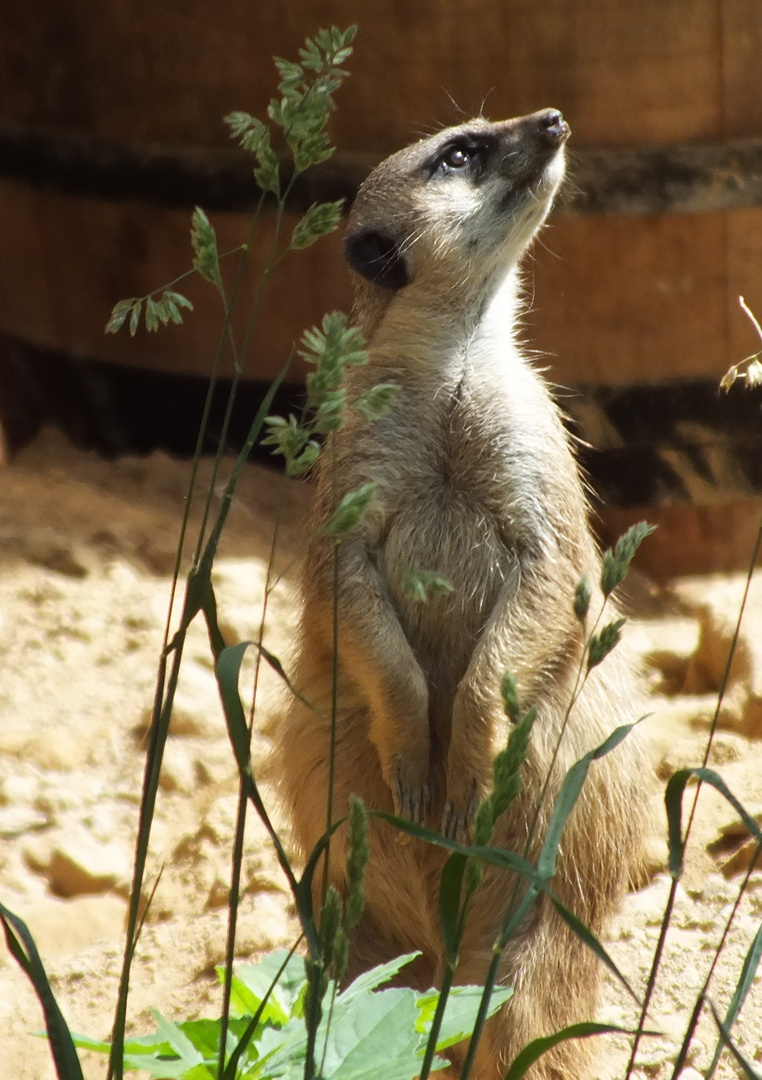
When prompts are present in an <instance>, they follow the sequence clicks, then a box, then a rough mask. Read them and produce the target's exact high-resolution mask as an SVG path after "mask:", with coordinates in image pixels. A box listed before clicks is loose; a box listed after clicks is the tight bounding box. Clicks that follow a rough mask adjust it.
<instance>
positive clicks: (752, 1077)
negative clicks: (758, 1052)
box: [708, 1001, 762, 1080]
mask: <svg viewBox="0 0 762 1080" xmlns="http://www.w3.org/2000/svg"><path fill="white" fill-rule="evenodd" d="M708 1004H709V1008H710V1009H711V1010H712V1015H713V1016H714V1022H715V1024H716V1025H717V1027H718V1029H719V1032H720V1039H721V1040H722V1042H723V1043H724V1044H725V1046H727V1048H728V1050H729V1051H730V1052H731V1054H732V1055H733V1057H734V1058H735V1059H736V1061H737V1062H738V1064H739V1065H740V1067H741V1069H742V1071H743V1073H744V1075H745V1076H746V1077H748V1080H762V1073H759V1072H757V1070H756V1069H755V1068H754V1067H753V1066H752V1065H751V1063H750V1062H748V1061H747V1060H746V1058H745V1057H744V1055H743V1054H742V1053H741V1051H740V1050H739V1049H738V1047H737V1046H736V1045H735V1043H734V1042H733V1040H732V1039H731V1038H730V1032H729V1031H727V1030H726V1028H725V1025H724V1024H723V1022H722V1020H720V1017H719V1015H718V1013H717V1010H716V1009H715V1007H714V1005H713V1004H712V1003H711V1001H710V1002H709V1003H708Z"/></svg>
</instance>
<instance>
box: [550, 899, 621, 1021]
mask: <svg viewBox="0 0 762 1080" xmlns="http://www.w3.org/2000/svg"><path fill="white" fill-rule="evenodd" d="M548 895H549V897H550V900H551V902H552V904H553V906H554V907H555V909H556V911H557V912H558V914H559V915H560V916H561V918H562V919H563V920H564V922H565V923H566V925H567V926H568V927H569V929H570V930H572V931H573V932H574V933H575V934H576V935H577V937H578V938H579V939H580V941H582V942H584V944H585V945H587V947H588V949H590V950H592V952H594V953H595V955H596V956H597V957H598V959H599V960H600V961H601V963H603V964H605V965H606V967H607V968H608V969H609V971H610V972H611V974H612V975H613V976H614V977H615V978H616V979H618V980H619V982H620V983H621V984H622V986H623V987H624V988H625V990H626V991H627V993H628V994H629V995H630V997H632V998H633V1000H634V1001H636V1002H637V1003H638V1004H640V999H639V998H638V995H637V994H636V993H635V991H634V990H633V988H632V987H631V986H630V984H629V982H628V981H627V979H626V978H625V977H624V975H623V974H622V972H621V971H620V970H619V968H618V967H617V966H616V964H615V963H614V961H613V960H612V959H611V957H610V956H609V954H608V953H607V952H606V950H605V949H604V947H603V946H602V945H601V943H600V941H599V940H598V938H597V937H596V936H595V934H594V933H593V932H592V930H590V928H589V927H588V926H586V925H585V924H584V923H583V922H582V920H581V919H579V918H578V917H577V916H576V915H575V914H574V912H573V911H570V910H569V908H567V907H566V906H565V905H564V904H562V903H561V901H560V900H559V899H558V898H557V897H555V896H554V895H553V894H552V893H549V894H548Z"/></svg>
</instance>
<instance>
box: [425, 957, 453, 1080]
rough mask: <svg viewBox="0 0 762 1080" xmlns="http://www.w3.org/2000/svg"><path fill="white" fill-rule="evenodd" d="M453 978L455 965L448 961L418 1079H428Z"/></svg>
mask: <svg viewBox="0 0 762 1080" xmlns="http://www.w3.org/2000/svg"><path fill="white" fill-rule="evenodd" d="M454 978H455V965H454V964H452V963H448V964H447V966H446V967H445V971H444V976H443V978H442V986H441V988H440V990H439V998H438V1000H437V1007H436V1010H435V1012H434V1017H433V1019H432V1021H431V1031H430V1032H429V1038H428V1042H427V1043H426V1052H425V1054H424V1055H423V1064H422V1065H421V1074H420V1080H428V1076H429V1073H430V1072H431V1064H432V1061H433V1060H434V1054H435V1053H436V1046H437V1040H438V1038H439V1031H440V1029H441V1027H442V1021H443V1019H444V1013H445V1008H446V1007H447V998H448V997H449V994H450V990H451V989H452V984H453V979H454Z"/></svg>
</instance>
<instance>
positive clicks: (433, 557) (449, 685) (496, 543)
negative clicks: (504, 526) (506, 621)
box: [379, 479, 517, 712]
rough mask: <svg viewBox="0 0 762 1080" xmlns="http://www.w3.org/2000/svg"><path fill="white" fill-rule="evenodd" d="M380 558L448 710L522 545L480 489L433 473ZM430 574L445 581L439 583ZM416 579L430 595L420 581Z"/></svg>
mask: <svg viewBox="0 0 762 1080" xmlns="http://www.w3.org/2000/svg"><path fill="white" fill-rule="evenodd" d="M379 562H380V567H381V570H382V573H383V575H384V577H385V579H386V581H387V583H388V588H389V592H390V596H391V600H392V603H393V604H394V606H395V608H396V610H397V613H398V616H399V619H400V623H401V625H402V628H403V630H404V632H405V635H406V637H407V639H408V641H409V642H410V645H411V647H412V649H413V652H414V653H415V655H416V658H417V659H418V661H419V663H420V664H421V666H422V668H423V670H424V671H425V672H426V674H427V677H428V682H429V689H430V693H431V695H432V708H433V709H434V710H435V711H437V712H441V711H444V712H448V711H449V709H450V707H451V701H452V696H453V694H454V692H455V690H456V689H457V685H458V683H459V682H460V680H461V679H462V677H463V675H464V674H465V672H466V669H467V667H468V663H469V660H470V658H471V655H472V653H473V650H474V647H475V645H476V643H477V641H478V639H479V636H480V634H481V633H482V631H483V629H484V626H485V624H486V623H487V621H488V619H489V617H490V614H491V612H492V610H493V608H494V606H495V602H496V600H497V597H498V595H499V593H500V591H501V589H502V587H503V585H504V583H505V582H506V580H508V579H509V578H510V577H511V576H512V575H514V574H516V569H517V560H516V556H515V553H513V552H512V551H511V550H510V549H509V548H508V547H507V546H506V544H505V542H504V540H503V539H502V538H501V535H500V532H499V529H498V526H497V523H496V521H495V519H494V517H493V516H492V515H491V514H490V513H489V512H488V510H487V509H486V508H485V507H484V506H480V505H479V502H478V499H477V498H475V497H474V493H473V492H472V493H471V494H470V495H469V496H466V495H465V494H463V493H460V492H457V491H454V490H453V489H452V488H451V487H450V486H449V485H448V484H447V483H446V482H444V481H443V480H441V479H439V480H436V479H433V480H430V481H429V483H425V482H421V484H420V486H419V487H418V490H417V491H416V497H415V498H412V499H407V500H406V501H405V503H404V504H403V505H401V506H400V507H399V508H398V509H397V512H396V513H394V514H393V516H392V518H391V521H390V524H389V527H388V531H387V533H386V537H385V540H384V543H383V547H382V549H381V551H380V552H379ZM418 572H423V573H422V574H419V573H418ZM429 574H434V575H437V577H438V578H440V579H442V581H441V582H439V581H437V582H434V583H433V584H432V583H431V581H430V579H429V577H428V575H429ZM416 581H419V582H420V583H421V585H422V586H423V589H424V590H425V592H426V598H425V599H422V597H421V591H420V588H419V589H415V588H414V587H413V583H414V582H416ZM443 583H446V585H444V584H443Z"/></svg>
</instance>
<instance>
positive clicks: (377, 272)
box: [344, 229, 410, 290]
mask: <svg viewBox="0 0 762 1080" xmlns="http://www.w3.org/2000/svg"><path fill="white" fill-rule="evenodd" d="M344 254H345V256H346V259H347V262H348V263H349V265H350V266H351V267H352V269H353V270H356V271H357V273H358V274H362V276H363V277H365V278H367V279H368V281H372V282H374V284H376V285H383V287H384V288H385V289H395V290H396V289H401V288H402V287H403V285H407V284H408V282H409V281H410V275H409V274H408V270H407V265H406V263H405V258H404V256H403V255H402V252H401V251H400V249H399V246H398V245H397V243H395V241H394V240H392V239H391V237H389V236H384V235H383V233H380V232H377V231H376V230H375V229H358V230H357V232H354V233H350V234H349V235H347V236H345V238H344Z"/></svg>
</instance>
